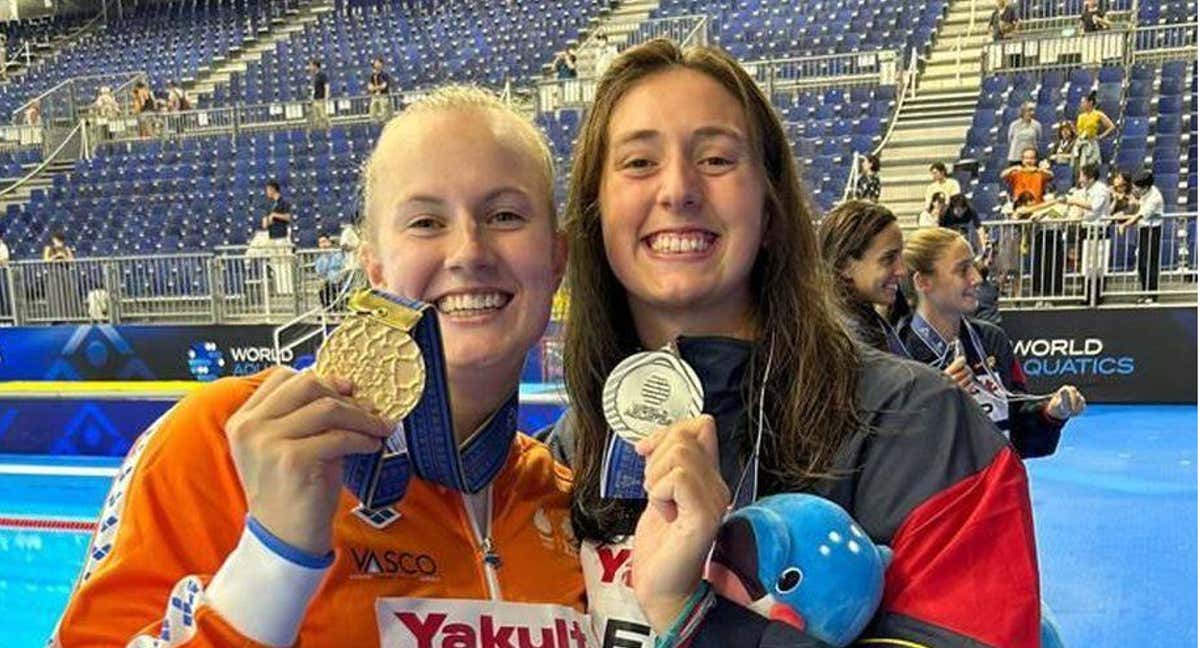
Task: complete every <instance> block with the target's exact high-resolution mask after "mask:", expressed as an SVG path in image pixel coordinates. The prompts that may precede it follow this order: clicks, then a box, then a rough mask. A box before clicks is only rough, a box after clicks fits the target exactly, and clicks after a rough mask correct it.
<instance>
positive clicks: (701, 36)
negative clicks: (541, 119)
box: [536, 14, 710, 112]
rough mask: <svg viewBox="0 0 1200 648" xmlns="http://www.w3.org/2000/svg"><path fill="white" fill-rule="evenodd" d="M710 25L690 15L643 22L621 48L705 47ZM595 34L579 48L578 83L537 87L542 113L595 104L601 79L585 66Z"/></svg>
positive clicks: (544, 82)
mask: <svg viewBox="0 0 1200 648" xmlns="http://www.w3.org/2000/svg"><path fill="white" fill-rule="evenodd" d="M709 28H710V21H709V19H708V16H706V15H703V14H700V15H688V16H675V17H672V18H657V19H654V20H647V21H644V22H642V23H641V24H640V25H639V26H638V28H637V29H636V30H634V31H632V32H630V33H629V34H628V37H627V38H626V40H625V42H624V43H621V44H620V45H618V51H621V50H624V49H628V48H629V47H633V46H634V45H640V44H642V43H645V42H647V41H651V40H654V39H655V38H670V39H672V40H674V41H675V42H677V43H678V44H679V46H680V47H690V46H692V45H705V44H707V43H708V37H709V34H708V31H709ZM594 36H595V34H593V35H591V36H589V37H588V39H587V40H585V41H584V42H583V44H582V45H580V47H579V52H578V54H577V60H579V61H581V63H580V64H579V67H578V68H577V75H578V76H577V77H576V78H574V79H543V80H541V81H538V83H537V92H536V100H537V109H538V111H540V112H549V111H554V110H562V109H563V108H582V107H584V106H587V105H588V104H590V103H591V102H592V97H593V96H595V94H596V83H597V81H598V77H599V75H597V74H596V69H595V66H594V65H584V64H583V63H582V62H583V61H585V60H587V61H590V60H591V59H588V58H586V57H584V55H583V50H584V48H585V47H589V46H591V45H593V44H594V43H595V38H594Z"/></svg>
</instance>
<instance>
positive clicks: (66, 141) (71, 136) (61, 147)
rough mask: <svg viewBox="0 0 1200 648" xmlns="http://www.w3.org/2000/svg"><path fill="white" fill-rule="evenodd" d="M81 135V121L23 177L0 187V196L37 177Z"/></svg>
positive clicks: (80, 137) (79, 138) (81, 136)
mask: <svg viewBox="0 0 1200 648" xmlns="http://www.w3.org/2000/svg"><path fill="white" fill-rule="evenodd" d="M83 137H84V135H83V122H80V123H78V124H76V125H75V128H73V129H71V130H70V131H69V132H68V133H67V134H66V136H65V137H63V139H62V141H61V142H59V144H58V146H57V147H56V148H55V149H54V150H53V151H51V152H50V154H49V155H47V156H46V157H45V158H44V159H43V160H42V162H41V163H40V164H38V165H37V166H36V167H34V168H33V170H32V171H30V172H29V173H26V174H25V175H24V176H23V177H21V178H19V179H18V180H17V181H16V182H13V183H12V184H10V185H8V186H7V187H5V188H3V189H0V198H3V197H4V196H7V195H9V194H11V193H13V192H14V191H16V190H17V189H20V188H21V187H23V186H25V184H26V183H27V182H29V181H30V180H32V179H33V178H35V177H37V175H38V174H40V173H41V172H42V171H44V170H45V169H46V167H48V166H50V164H51V163H53V162H56V161H57V160H58V158H59V156H61V155H62V154H63V152H64V151H66V150H67V147H68V146H70V145H71V143H72V141H74V142H75V143H77V144H78V143H79V142H80V140H81V139H82V138H83ZM79 145H80V146H81V147H82V146H83V145H82V144H79Z"/></svg>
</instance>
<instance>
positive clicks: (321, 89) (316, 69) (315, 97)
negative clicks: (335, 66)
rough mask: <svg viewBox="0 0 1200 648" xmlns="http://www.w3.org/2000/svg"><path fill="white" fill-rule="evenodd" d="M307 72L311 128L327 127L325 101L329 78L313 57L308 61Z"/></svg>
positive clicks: (327, 96)
mask: <svg viewBox="0 0 1200 648" xmlns="http://www.w3.org/2000/svg"><path fill="white" fill-rule="evenodd" d="M308 73H309V74H311V75H312V80H313V86H312V104H311V112H310V113H309V126H310V127H311V128H321V129H326V130H327V129H328V128H329V110H328V108H327V107H326V105H325V101H326V100H327V99H329V78H328V77H326V76H325V73H324V72H322V71H321V62H320V61H318V60H317V59H313V60H311V61H309V62H308Z"/></svg>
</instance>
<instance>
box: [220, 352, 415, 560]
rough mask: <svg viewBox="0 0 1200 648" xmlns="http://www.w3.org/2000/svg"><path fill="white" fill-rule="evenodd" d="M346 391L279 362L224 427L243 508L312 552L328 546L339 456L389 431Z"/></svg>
mask: <svg viewBox="0 0 1200 648" xmlns="http://www.w3.org/2000/svg"><path fill="white" fill-rule="evenodd" d="M353 392H354V386H353V385H352V384H351V383H350V381H348V380H345V379H340V378H333V379H330V380H328V381H323V380H322V379H321V378H319V377H318V376H317V375H316V374H315V373H314V372H312V371H305V372H299V373H298V372H296V371H294V370H292V369H288V368H279V369H276V370H275V371H273V372H272V373H271V375H270V376H268V377H267V379H266V380H265V381H263V384H262V385H261V386H260V387H259V388H258V389H257V390H256V391H255V392H254V395H252V396H251V397H250V399H249V400H247V401H246V402H245V404H243V405H242V407H241V408H240V409H238V411H237V412H235V413H234V414H233V416H231V417H230V418H229V421H228V422H227V423H226V426H225V434H226V436H227V437H228V439H229V447H230V450H231V452H232V455H233V462H234V465H235V467H236V468H237V472H238V477H239V478H240V479H241V481H242V487H243V489H244V490H245V493H246V502H247V506H248V507H249V510H250V514H251V515H252V516H254V518H255V519H256V520H258V521H259V522H260V523H261V524H262V525H263V526H265V527H266V528H267V530H269V531H270V532H271V533H272V534H274V535H275V536H276V537H278V538H279V539H281V540H283V541H284V542H286V543H288V544H289V545H291V546H293V547H295V548H297V549H300V550H303V551H306V552H309V553H312V554H314V555H324V554H326V553H328V552H329V551H330V548H331V547H332V536H333V515H334V513H335V512H336V511H337V506H338V497H339V495H340V493H341V488H342V481H341V477H342V458H343V457H344V456H346V455H349V454H357V453H369V452H375V451H377V450H379V449H380V446H381V443H382V441H383V439H384V438H386V437H387V436H388V435H389V434H390V433H391V427H390V426H388V425H386V424H385V423H384V422H383V420H382V419H380V418H379V417H378V416H376V415H374V414H372V413H370V412H368V411H366V410H364V409H363V408H362V407H361V406H359V405H357V404H355V403H354V401H353V400H352V399H351V398H350V396H351V394H353Z"/></svg>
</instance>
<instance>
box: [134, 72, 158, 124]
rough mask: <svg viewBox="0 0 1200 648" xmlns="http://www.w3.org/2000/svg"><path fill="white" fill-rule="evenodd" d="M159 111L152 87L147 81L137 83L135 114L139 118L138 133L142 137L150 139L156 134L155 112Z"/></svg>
mask: <svg viewBox="0 0 1200 648" xmlns="http://www.w3.org/2000/svg"><path fill="white" fill-rule="evenodd" d="M157 109H158V102H157V101H156V100H155V99H154V92H153V91H152V90H150V86H149V85H147V84H146V82H145V81H136V82H134V84H133V114H135V115H137V118H138V133H139V134H141V136H142V137H149V136H150V135H153V134H154V112H155V111H156V110H157Z"/></svg>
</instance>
